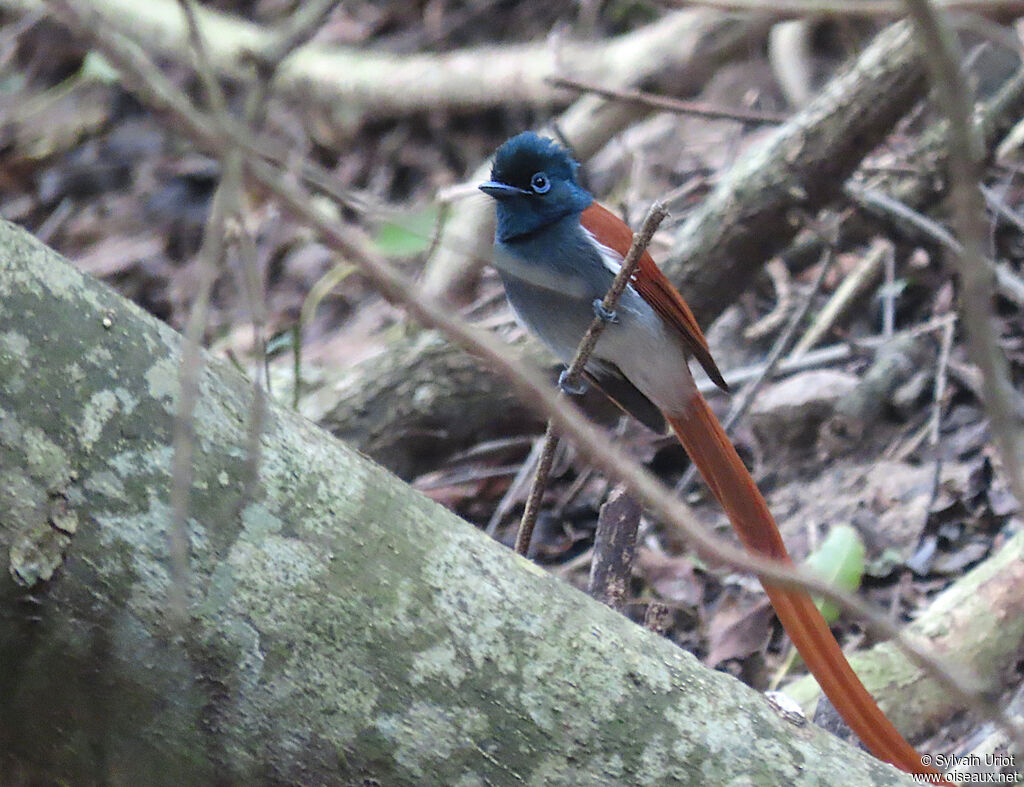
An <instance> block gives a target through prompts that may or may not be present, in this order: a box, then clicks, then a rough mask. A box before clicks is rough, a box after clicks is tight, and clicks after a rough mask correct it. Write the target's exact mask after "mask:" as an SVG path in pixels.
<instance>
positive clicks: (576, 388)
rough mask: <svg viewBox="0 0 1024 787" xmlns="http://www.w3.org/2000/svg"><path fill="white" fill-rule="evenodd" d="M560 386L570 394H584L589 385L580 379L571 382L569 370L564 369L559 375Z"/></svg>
mask: <svg viewBox="0 0 1024 787" xmlns="http://www.w3.org/2000/svg"><path fill="white" fill-rule="evenodd" d="M558 387H559V388H561V389H562V390H563V391H564V392H565V393H567V394H568V395H569V396H582V395H583V394H585V393H586V392H587V387H588V386H587V383H586V381H585V380H579V381H578V382H577V383H576V384H575V385H573V384H572V383H570V382H569V370H568V369H562V373H561V374H560V375H558Z"/></svg>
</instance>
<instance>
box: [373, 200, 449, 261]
mask: <svg viewBox="0 0 1024 787" xmlns="http://www.w3.org/2000/svg"><path fill="white" fill-rule="evenodd" d="M439 215H440V208H439V207H438V206H437V205H428V206H427V207H426V208H424V209H422V210H417V211H410V212H408V213H404V214H401V215H398V216H395V217H394V218H391V219H388V220H387V221H385V222H384V223H383V224H381V226H380V227H379V228H378V230H377V234H376V235H374V237H373V245H374V246H376V247H377V250H378V251H380V252H381V254H386V255H387V256H389V257H411V256H413V255H414V254H420V253H422V252H424V251H426V250H427V249H429V248H430V242H431V239H432V238H433V237H434V235H435V233H436V232H437V220H438V216H439Z"/></svg>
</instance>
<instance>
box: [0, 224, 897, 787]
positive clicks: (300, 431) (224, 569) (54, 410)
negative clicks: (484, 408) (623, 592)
mask: <svg viewBox="0 0 1024 787" xmlns="http://www.w3.org/2000/svg"><path fill="white" fill-rule="evenodd" d="M0 299H2V300H0V302H2V304H3V309H2V311H0V549H2V551H0V554H3V555H5V556H6V557H7V564H8V566H7V567H8V571H7V572H5V576H4V577H3V578H2V579H0V697H2V701H0V752H2V755H0V781H2V782H3V783H4V784H17V783H28V782H31V783H39V782H41V781H55V782H63V783H74V784H89V783H103V784H146V785H162V784H169V785H170V784H174V785H180V784H183V783H184V784H296V785H297V784H319V785H350V784H353V783H360V780H370V781H363V782H361V783H379V784H387V785H403V784H466V785H468V784H484V783H489V784H494V783H501V784H511V783H518V782H524V783H527V784H537V785H540V784H544V785H552V784H555V785H557V784H581V783H586V784H607V783H615V784H658V783H698V782H699V783H703V784H725V783H730V784H737V783H750V784H766V785H767V784H808V785H810V784H823V783H834V776H835V774H836V773H837V772H840V770H841V772H842V773H843V774H844V779H845V781H847V782H848V783H860V784H911V783H912V782H911V781H910V780H909V779H908V778H906V777H905V776H902V775H899V774H897V772H896V771H895V770H893V769H892V768H890V767H889V766H885V765H882V764H880V763H879V762H877V761H875V760H872V759H871V758H870V757H868V756H867V755H866V754H864V753H863V752H860V751H857V750H854V749H852V748H850V747H849V746H846V745H845V744H843V743H841V742H839V741H838V740H836V739H834V738H832V737H830V736H828V735H826V734H824V733H822V732H821V731H819V730H817V729H815V728H813V727H811V726H793V725H792V724H791V723H790V722H786V721H784V720H783V719H782V718H780V717H779V716H778V715H777V714H776V713H775V712H774V711H773V710H772V709H771V708H770V707H769V705H768V704H767V703H766V702H765V701H764V700H762V699H761V698H760V697H759V696H758V695H757V694H756V693H755V692H753V691H751V690H750V689H748V688H746V687H744V686H743V685H742V684H740V683H739V682H737V681H736V680H734V679H732V678H731V677H728V676H726V675H723V674H719V673H714V672H709V671H708V670H706V669H703V668H702V667H700V666H699V665H698V664H697V662H696V661H695V660H694V659H693V658H692V657H691V656H690V655H689V654H687V653H685V652H683V651H681V650H679V649H678V648H675V647H674V646H673V645H671V643H669V642H667V641H666V640H664V639H660V638H658V637H655V636H653V635H651V634H649V633H648V632H645V631H643V630H642V629H640V628H638V627H637V626H635V625H633V624H632V623H630V622H629V621H627V620H626V619H625V618H623V617H621V616H619V615H617V614H615V613H613V612H612V611H611V610H608V609H606V608H604V607H603V606H602V605H600V604H598V603H596V602H594V601H593V600H591V599H588V598H587V597H585V596H583V595H582V594H580V593H578V592H577V591H575V590H573V589H572V588H570V587H569V586H567V585H565V584H563V583H560V582H557V581H555V580H554V579H552V578H551V577H549V576H547V575H546V574H544V573H543V572H542V571H539V570H538V569H536V568H535V567H533V566H532V565H531V564H529V563H527V562H526V561H524V560H522V559H520V558H518V557H516V556H514V555H513V554H512V553H511V552H510V551H509V550H507V549H505V548H504V547H501V546H500V545H498V544H496V543H494V542H492V541H490V540H489V539H487V538H486V537H485V536H483V535H482V534H481V533H479V532H478V531H476V530H475V529H473V528H471V527H469V526H468V525H466V524H465V523H464V522H462V521H461V520H459V519H458V518H456V517H454V516H453V515H451V514H450V513H448V512H446V511H445V510H443V509H442V508H440V507H439V506H437V505H435V504H433V503H431V502H430V501H429V500H427V499H426V498H424V497H422V496H421V495H419V494H417V493H415V492H413V491H412V490H410V489H409V488H408V487H406V486H405V485H403V484H402V483H401V482H400V481H398V480H397V479H396V478H395V477H394V476H392V475H390V474H389V473H387V472H386V471H384V470H383V469H382V468H380V467H378V466H376V465H373V464H372V463H370V462H368V461H367V460H366V459H365V458H363V457H362V456H360V455H358V454H357V453H355V452H353V451H351V450H349V449H347V448H345V447H344V446H343V445H342V444H340V443H339V442H337V441H336V440H334V439H333V438H331V437H330V436H329V435H327V434H326V433H325V432H323V431H321V430H319V429H317V428H316V427H315V426H313V425H312V424H310V423H309V422H308V421H306V420H304V419H303V418H301V417H299V416H298V415H296V414H295V413H293V412H291V411H289V410H287V409H284V408H280V407H276V406H270V407H269V408H268V411H267V413H266V416H265V418H264V430H263V432H262V435H261V438H260V443H261V456H262V460H261V462H260V464H259V467H258V472H257V473H256V475H255V478H253V473H252V470H253V462H252V461H251V459H250V457H249V455H248V454H249V452H248V448H247V446H248V437H247V423H246V422H247V420H248V419H249V417H250V407H251V399H252V389H251V386H250V384H249V383H248V382H246V381H245V380H244V379H243V378H242V377H240V376H239V375H238V374H237V373H236V372H235V371H234V370H232V369H231V368H229V367H227V366H226V365H225V364H221V363H218V362H216V361H214V360H212V359H207V362H206V365H205V366H204V369H203V370H202V372H201V376H200V383H201V386H200V398H199V401H198V405H197V408H196V411H195V422H194V427H195V436H196V451H195V460H194V480H193V485H192V496H191V506H190V519H189V521H188V526H189V532H190V536H191V558H190V559H191V566H190V568H191V573H190V578H189V599H190V619H189V621H188V622H187V624H186V625H185V628H184V630H178V629H176V628H175V626H174V624H173V620H172V618H171V617H170V616H169V615H168V614H167V597H168V590H169V584H170V573H169V560H168V547H167V542H168V527H169V522H170V502H169V490H170V472H171V470H170V468H171V449H170V444H171V437H172V431H173V424H174V413H175V408H176V391H177V388H178V368H177V367H178V359H179V356H180V350H181V341H180V337H179V336H178V335H177V334H175V333H174V332H173V331H171V330H170V329H169V328H167V327H166V326H164V325H162V324H159V323H157V322H156V321H155V320H153V319H152V318H150V317H148V316H147V315H145V314H144V313H142V312H141V310H139V309H138V308H137V307H135V306H134V305H132V304H130V303H128V302H127V301H125V300H123V299H122V298H120V297H119V296H117V295H116V294H114V293H113V292H111V291H110V290H108V289H107V288H106V287H104V286H103V285H102V284H100V283H98V282H96V281H94V280H92V279H90V278H89V277H86V276H84V275H82V274H80V273H78V272H77V271H75V270H74V269H73V268H71V267H70V266H68V265H66V264H65V263H64V262H63V261H62V260H60V259H59V258H58V257H57V255H56V254H54V253H53V252H50V251H49V250H48V249H46V248H45V247H44V246H43V245H42V244H40V243H39V242H37V241H35V240H34V239H32V238H31V237H29V236H28V235H27V234H25V233H24V232H22V231H20V230H18V229H16V228H14V227H13V226H11V225H9V224H5V223H3V224H0Z"/></svg>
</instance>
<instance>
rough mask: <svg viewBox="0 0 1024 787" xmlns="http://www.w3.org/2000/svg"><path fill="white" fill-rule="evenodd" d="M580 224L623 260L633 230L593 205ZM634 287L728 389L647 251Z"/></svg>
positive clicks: (683, 306) (690, 318)
mask: <svg viewBox="0 0 1024 787" xmlns="http://www.w3.org/2000/svg"><path fill="white" fill-rule="evenodd" d="M580 223H581V224H582V225H583V227H584V229H586V230H587V231H588V232H590V233H591V234H592V235H593V236H594V237H595V238H597V240H598V242H599V243H601V244H603V245H604V246H607V247H608V248H609V249H611V250H612V251H614V252H615V253H616V254H619V255H620V256H622V257H625V256H626V255H627V254H628V253H629V247H630V246H631V245H632V243H633V231H632V230H630V228H629V226H628V225H627V224H626V223H625V222H624V221H622V219H620V218H618V217H617V216H616V215H615V214H614V213H612V212H611V211H610V210H608V209H607V208H604V207H602V206H601V205H599V204H598V203H596V202H592V203H590V206H589V207H588V208H587V209H586V210H584V211H583V215H582V216H581V218H580ZM630 284H632V286H633V288H634V289H635V290H636V291H637V292H638V293H639V294H640V296H641V297H642V298H643V299H644V300H645V301H647V303H649V304H650V305H651V307H652V308H653V309H654V311H655V312H657V313H658V315H659V316H660V317H661V319H662V320H664V321H665V323H666V324H668V325H671V326H672V327H673V328H675V330H676V331H678V333H679V336H680V338H682V340H683V344H684V345H685V346H686V349H687V350H688V351H689V352H690V354H691V355H693V357H694V358H696V359H697V361H698V362H699V363H700V365H701V366H702V367H704V371H705V372H707V374H708V377H710V378H711V380H712V381H713V382H714V383H715V385H717V386H718V387H719V388H721V389H722V390H723V391H728V390H729V386H728V385H727V384H726V382H725V380H724V379H723V378H722V373H721V372H720V371H719V370H718V365H717V364H716V363H715V359H714V358H712V357H711V350H710V349H708V342H707V339H705V338H704V334H703V332H702V331H701V329H700V326H699V325H698V324H697V318H696V317H694V316H693V312H692V311H691V310H690V307H689V306H688V305H687V303H686V301H685V300H683V296H682V295H680V294H679V291H678V290H677V289H676V288H675V287H673V286H672V282H670V281H669V280H668V279H667V278H666V277H665V274H664V273H662V272H661V269H660V268H658V266H657V265H656V264H655V262H654V260H653V259H652V258H651V255H650V254H648V253H647V252H646V251H645V252H644V254H643V256H642V257H641V258H640V264H639V265H638V266H637V269H636V272H635V273H634V274H633V278H632V279H631V281H630Z"/></svg>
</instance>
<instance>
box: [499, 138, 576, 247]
mask: <svg viewBox="0 0 1024 787" xmlns="http://www.w3.org/2000/svg"><path fill="white" fill-rule="evenodd" d="M577 169H579V164H577V163H576V162H575V161H573V159H572V156H570V155H569V153H568V151H566V150H565V148H563V147H562V146H561V145H559V144H558V143H557V142H555V141H554V140H551V139H546V138H544V137H539V136H537V135H536V134H534V133H533V132H532V131H524V132H523V133H522V134H519V135H517V136H514V137H512V139H510V140H508V142H506V143H505V144H504V145H502V146H501V147H500V148H498V152H497V153H496V154H495V155H494V166H493V167H491V179H490V180H489V181H487V182H486V183H482V184H480V189H481V191H483V192H485V193H486V194H489V195H491V196H492V197H494V199H495V200H497V202H498V227H497V231H496V233H495V235H496V237H497V239H498V240H499V241H501V242H505V241H510V240H513V239H515V238H518V237H521V236H524V235H529V234H531V233H533V232H536V231H537V230H539V229H542V228H544V227H546V226H548V225H549V224H554V223H555V222H556V221H559V220H561V219H564V218H565V217H566V216H571V215H572V214H574V213H582V212H583V210H584V209H585V208H586V207H587V206H588V205H589V204H590V203H591V202H592V201H593V199H594V198H593V197H592V196H591V195H590V193H589V192H588V191H587V190H586V189H584V188H583V187H582V186H580V184H579V183H577V182H576V170H577Z"/></svg>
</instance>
